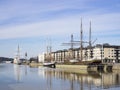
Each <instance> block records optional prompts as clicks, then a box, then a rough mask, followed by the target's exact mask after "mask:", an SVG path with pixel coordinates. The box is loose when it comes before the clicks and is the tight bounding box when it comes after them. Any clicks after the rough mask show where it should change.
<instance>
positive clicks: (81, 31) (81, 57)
mask: <svg viewBox="0 0 120 90" xmlns="http://www.w3.org/2000/svg"><path fill="white" fill-rule="evenodd" d="M80 28H81V29H80V60H81V61H82V60H83V56H82V53H83V51H82V49H83V41H82V39H83V30H82V18H81V26H80Z"/></svg>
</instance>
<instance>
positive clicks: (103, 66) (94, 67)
mask: <svg viewBox="0 0 120 90" xmlns="http://www.w3.org/2000/svg"><path fill="white" fill-rule="evenodd" d="M29 66H30V67H38V66H40V67H43V64H42V63H29ZM119 67H120V64H99V65H74V64H71V65H67V64H56V68H57V69H63V70H67V71H74V72H78V71H112V70H120V68H119Z"/></svg>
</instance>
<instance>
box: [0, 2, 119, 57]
mask: <svg viewBox="0 0 120 90" xmlns="http://www.w3.org/2000/svg"><path fill="white" fill-rule="evenodd" d="M81 18H82V20H83V32H84V37H83V39H84V40H85V41H87V40H88V31H89V22H90V20H91V22H92V39H93V40H95V39H96V38H97V41H96V42H95V44H97V43H110V44H115V45H120V0H0V56H4V57H13V58H14V56H15V53H16V50H17V46H18V44H19V46H20V50H21V57H24V53H25V52H27V53H28V57H34V56H37V55H38V54H40V53H42V52H46V46H47V44H48V40H50V39H51V42H52V48H53V51H56V50H59V49H63V48H69V47H67V46H66V47H65V46H61V43H63V42H69V41H70V35H71V34H73V35H74V37H75V40H79V37H80V33H79V32H80V19H81Z"/></svg>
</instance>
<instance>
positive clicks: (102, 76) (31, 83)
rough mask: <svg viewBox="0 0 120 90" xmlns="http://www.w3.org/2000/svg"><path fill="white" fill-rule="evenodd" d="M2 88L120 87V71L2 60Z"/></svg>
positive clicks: (69, 89)
mask: <svg viewBox="0 0 120 90" xmlns="http://www.w3.org/2000/svg"><path fill="white" fill-rule="evenodd" d="M0 90H120V71H112V72H107V71H106V72H97V71H94V72H93V71H92V72H88V71H84V70H83V71H81V72H79V73H77V72H76V73H73V72H70V71H65V70H61V69H50V68H45V67H37V68H33V67H29V66H26V65H15V64H5V63H2V64H0Z"/></svg>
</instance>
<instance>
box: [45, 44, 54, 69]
mask: <svg viewBox="0 0 120 90" xmlns="http://www.w3.org/2000/svg"><path fill="white" fill-rule="evenodd" d="M51 50H52V47H51V45H49V46H47V53H46V55H45V56H46V59H47V60H46V61H45V62H43V66H45V67H50V68H55V67H56V65H55V64H56V63H55V62H54V61H52V57H51Z"/></svg>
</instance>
